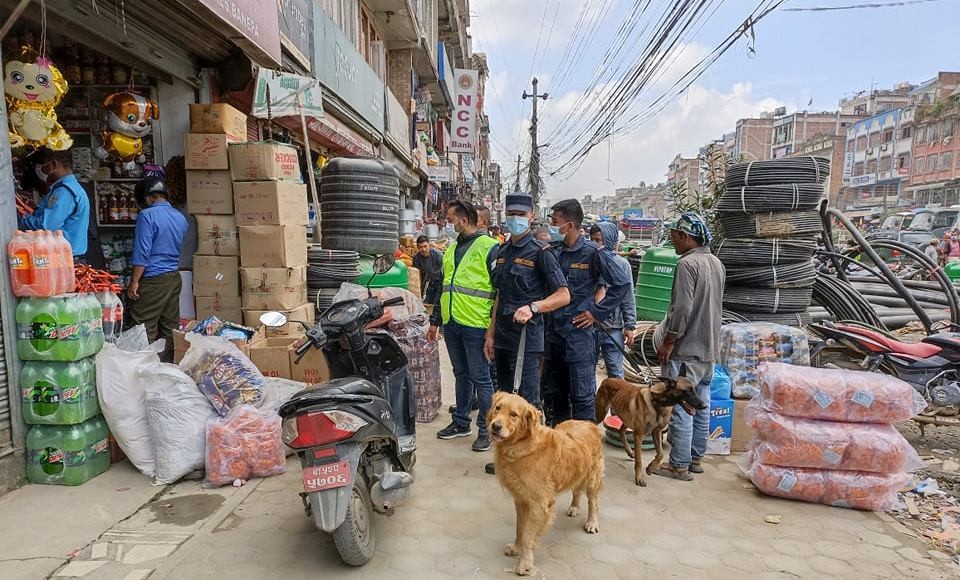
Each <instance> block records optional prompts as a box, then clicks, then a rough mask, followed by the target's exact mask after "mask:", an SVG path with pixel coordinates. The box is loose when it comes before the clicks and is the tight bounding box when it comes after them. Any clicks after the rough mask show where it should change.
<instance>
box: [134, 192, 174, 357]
mask: <svg viewBox="0 0 960 580" xmlns="http://www.w3.org/2000/svg"><path fill="white" fill-rule="evenodd" d="M136 196H137V201H138V202H139V203H140V205H141V206H146V209H144V210H143V211H141V212H140V216H139V217H138V218H137V229H136V231H135V233H134V242H133V259H132V260H131V262H132V264H133V276H132V279H131V281H130V286H129V287H128V288H127V296H128V297H129V298H130V301H131V305H130V315H131V317H132V318H133V321H134V324H143V325H145V326H146V327H147V337H148V338H149V339H150V340H151V341H152V340H156V339H157V338H162V339H164V340H166V350H165V351H164V359H165V360H169V358H170V357H169V354H170V353H171V352H172V348H173V342H172V340H173V330H174V329H175V328H177V326H178V325H179V323H180V290H181V286H182V283H181V280H180V272H179V266H180V249H181V248H182V247H183V236H184V235H185V234H186V233H187V220H186V218H184V217H183V214H181V213H180V212H179V211H177V210H176V209H175V208H174V207H173V206H172V205H170V202H169V201H167V186H166V184H165V183H164V182H163V180H162V179H160V178H158V177H148V178H146V179H144V180H142V181H141V182H140V183H138V184H137V189H136Z"/></svg>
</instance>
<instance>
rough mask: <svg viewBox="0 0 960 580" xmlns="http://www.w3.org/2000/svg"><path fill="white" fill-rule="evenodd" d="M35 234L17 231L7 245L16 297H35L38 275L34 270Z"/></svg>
mask: <svg viewBox="0 0 960 580" xmlns="http://www.w3.org/2000/svg"><path fill="white" fill-rule="evenodd" d="M32 234H33V232H22V231H20V230H17V233H15V234H14V235H13V239H12V240H10V243H9V244H7V261H8V263H9V264H10V281H11V283H12V286H13V294H14V296H20V297H26V296H35V295H36V294H34V293H33V292H34V290H33V288H34V286H35V285H36V273H35V271H34V269H33V246H32V244H31V241H30V239H31V238H32Z"/></svg>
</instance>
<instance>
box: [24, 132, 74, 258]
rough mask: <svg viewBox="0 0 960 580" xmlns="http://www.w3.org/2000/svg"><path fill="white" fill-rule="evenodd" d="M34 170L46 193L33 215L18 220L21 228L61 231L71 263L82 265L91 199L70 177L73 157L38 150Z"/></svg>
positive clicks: (67, 153)
mask: <svg viewBox="0 0 960 580" xmlns="http://www.w3.org/2000/svg"><path fill="white" fill-rule="evenodd" d="M34 168H35V172H36V175H37V179H39V180H40V184H41V186H42V187H43V188H46V191H47V193H46V195H45V196H44V197H43V199H42V200H40V203H39V204H38V205H37V207H36V209H34V210H33V213H32V214H27V215H25V216H21V217H20V218H19V222H20V223H19V226H20V229H23V230H50V231H56V230H61V231H63V237H64V238H66V240H67V241H68V242H70V248H71V249H72V250H73V259H74V262H77V263H84V262H85V260H84V256H86V254H87V247H88V243H87V242H88V237H89V236H88V235H87V233H88V230H89V228H90V198H89V197H87V192H86V190H84V189H83V186H81V185H80V182H79V181H78V180H77V177H76V176H75V175H74V174H73V154H71V153H70V151H53V150H51V149H46V148H43V149H40V150H39V151H38V153H37V159H36V165H34Z"/></svg>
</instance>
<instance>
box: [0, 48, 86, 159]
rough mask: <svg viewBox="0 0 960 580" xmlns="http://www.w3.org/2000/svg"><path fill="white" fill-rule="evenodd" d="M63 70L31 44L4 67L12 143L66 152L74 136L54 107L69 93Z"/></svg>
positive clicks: (14, 145) (17, 146)
mask: <svg viewBox="0 0 960 580" xmlns="http://www.w3.org/2000/svg"><path fill="white" fill-rule="evenodd" d="M67 88H68V86H67V81H66V80H64V78H63V75H62V74H60V70H59V69H57V67H55V66H53V63H51V62H50V60H49V59H48V58H46V57H44V56H40V55H39V54H37V51H36V50H34V49H33V48H31V47H29V46H23V47H21V48H20V52H19V54H17V55H16V56H14V57H13V58H11V59H10V60H9V61H7V64H6V65H5V66H4V77H3V91H4V93H5V95H6V100H7V116H8V117H9V120H10V146H11V147H13V148H20V147H33V148H37V147H47V148H49V149H53V150H55V151H64V150H66V149H69V148H70V147H71V146H72V145H73V139H71V138H70V135H67V132H66V131H64V130H63V127H62V126H60V123H59V122H58V121H57V113H56V111H54V108H55V107H56V106H57V105H58V104H59V103H60V100H61V99H62V98H63V95H65V94H67Z"/></svg>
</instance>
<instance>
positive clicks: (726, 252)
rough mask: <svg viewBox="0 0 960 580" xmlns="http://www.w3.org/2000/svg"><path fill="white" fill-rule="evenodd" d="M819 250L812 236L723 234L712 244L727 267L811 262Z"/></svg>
mask: <svg viewBox="0 0 960 580" xmlns="http://www.w3.org/2000/svg"><path fill="white" fill-rule="evenodd" d="M816 251H817V243H816V242H814V241H813V240H791V239H784V238H769V239H761V240H755V239H743V238H724V239H723V240H721V241H720V243H718V244H717V246H716V247H715V248H713V253H714V255H715V256H716V257H717V258H719V259H720V261H721V262H723V265H724V266H727V268H728V269H729V268H731V267H735V266H754V267H756V266H758V265H759V264H767V265H770V266H779V265H782V264H797V263H800V262H808V261H810V258H811V257H812V256H813V254H814V253H815V252H816Z"/></svg>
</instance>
